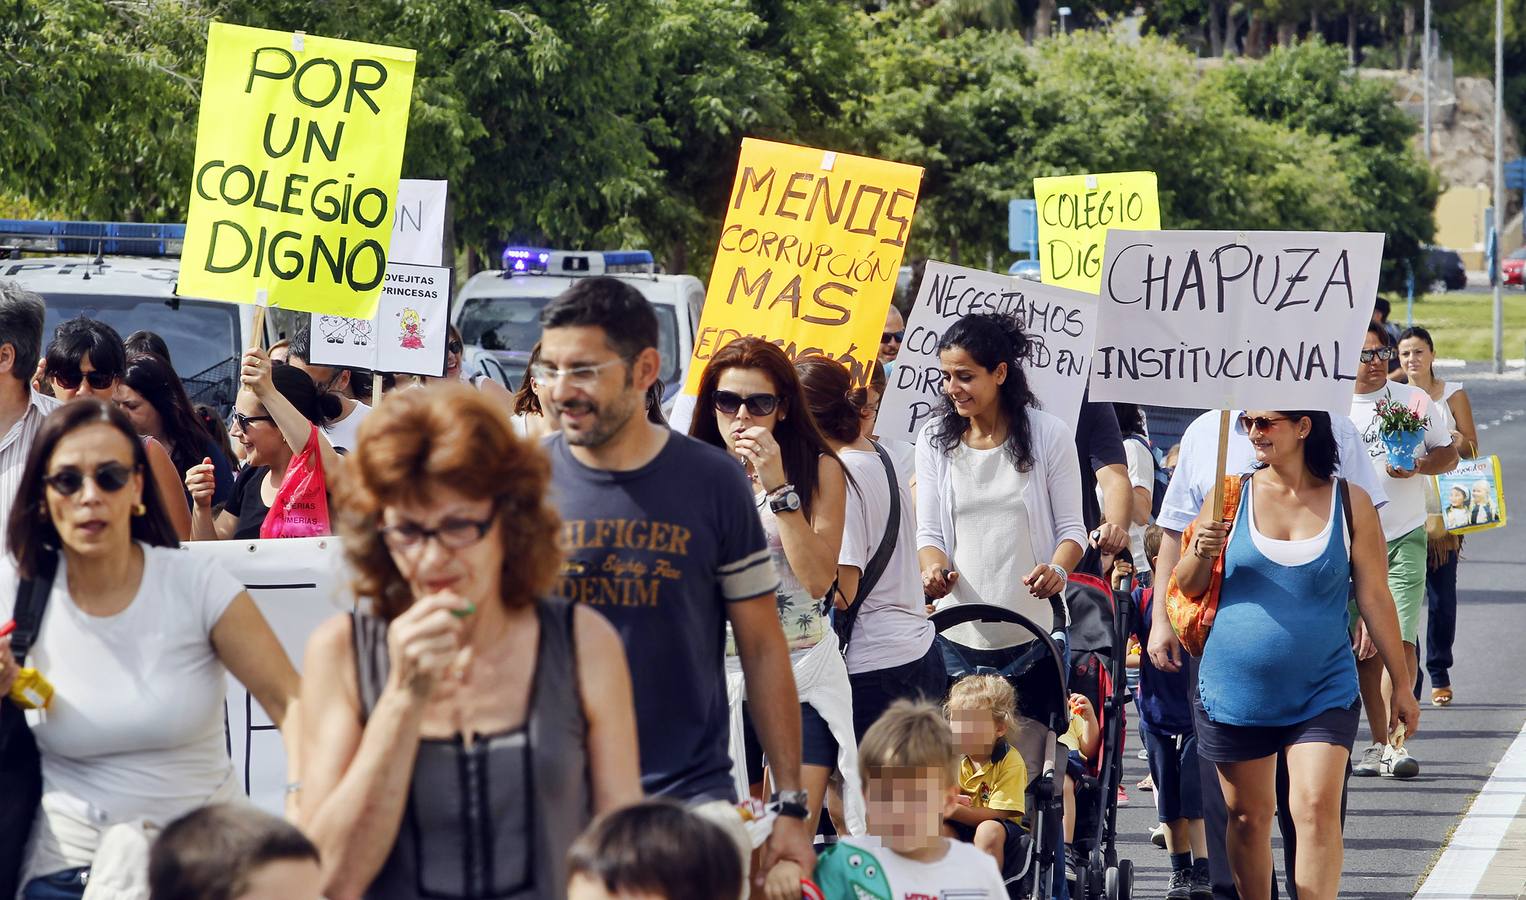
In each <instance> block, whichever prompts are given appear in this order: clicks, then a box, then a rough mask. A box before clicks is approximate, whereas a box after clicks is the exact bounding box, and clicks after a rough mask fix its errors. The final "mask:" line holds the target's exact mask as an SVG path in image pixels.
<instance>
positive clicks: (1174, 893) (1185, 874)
mask: <svg viewBox="0 0 1526 900" xmlns="http://www.w3.org/2000/svg"><path fill="white" fill-rule="evenodd" d="M1166 900H1192V872H1190V871H1189V870H1187V869H1177V870H1176V871H1175V872H1172V873H1171V880H1170V881H1169V882H1167V883H1166Z"/></svg>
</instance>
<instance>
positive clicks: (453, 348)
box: [445, 341, 464, 356]
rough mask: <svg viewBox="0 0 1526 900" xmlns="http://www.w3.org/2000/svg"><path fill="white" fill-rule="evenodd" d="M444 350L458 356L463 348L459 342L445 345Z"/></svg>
mask: <svg viewBox="0 0 1526 900" xmlns="http://www.w3.org/2000/svg"><path fill="white" fill-rule="evenodd" d="M445 349H446V350H449V351H450V352H451V353H454V354H456V355H457V356H459V355H460V354H461V351H462V350H463V349H464V347H463V346H462V344H461V342H460V341H451V342H449V343H447V344H446V345H445Z"/></svg>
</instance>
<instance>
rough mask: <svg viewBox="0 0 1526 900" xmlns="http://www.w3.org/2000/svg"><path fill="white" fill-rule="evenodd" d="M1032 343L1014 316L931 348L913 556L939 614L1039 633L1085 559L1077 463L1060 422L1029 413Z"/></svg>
mask: <svg viewBox="0 0 1526 900" xmlns="http://www.w3.org/2000/svg"><path fill="white" fill-rule="evenodd" d="M1030 345H1031V341H1030V340H1029V338H1028V336H1027V335H1026V334H1024V333H1023V328H1022V323H1021V322H1019V321H1018V319H1017V317H1015V316H1012V315H999V314H979V315H970V316H965V317H964V318H963V319H960V320H959V321H958V322H955V323H954V325H953V326H952V327H951V328H949V329H948V331H946V332H944V334H943V338H942V339H941V340H940V341H939V342H938V360H939V364H940V365H941V366H942V369H943V397H944V406H943V409H942V412H941V415H938V416H937V417H936V418H934V419H933V420H932V421H930V422H928V423H927V425H926V426H925V427H924V428H923V429H922V433H921V435H920V437H919V438H918V441H917V524H918V528H917V556H918V561H919V563H920V565H921V569H922V587H923V590H924V591H925V592H926V593H927V595H928V596H929V597H932V598H934V599H935V600H939V601H940V604H939V605H940V607H942V606H950V605H959V604H965V603H991V604H995V605H998V606H1005V607H1007V608H1009V609H1012V610H1014V611H1016V612H1018V613H1020V614H1022V615H1024V616H1026V617H1027V618H1029V619H1031V620H1033V621H1034V622H1036V623H1038V624H1040V625H1041V626H1047V625H1048V623H1049V621H1050V611H1049V609H1050V607H1049V602H1048V598H1050V597H1052V596H1054V595H1055V594H1057V593H1059V592H1061V591H1063V590H1064V589H1065V584H1066V580H1067V579H1068V578H1069V576H1070V572H1071V570H1073V569H1074V568H1075V566H1076V564H1077V563H1078V562H1080V560H1081V555H1082V549H1083V547H1084V545H1085V543H1086V529H1085V526H1084V525H1083V524H1082V519H1081V467H1080V464H1079V463H1078V462H1077V461H1076V444H1075V437H1074V436H1073V435H1072V433H1071V431H1070V429H1069V428H1067V427H1066V426H1065V423H1064V422H1062V421H1061V420H1060V419H1058V418H1056V417H1055V416H1052V415H1050V414H1049V413H1046V412H1043V411H1042V410H1040V409H1037V408H1036V407H1037V405H1038V401H1037V399H1036V398H1035V397H1034V396H1033V391H1032V390H1030V389H1029V387H1028V379H1027V378H1026V377H1024V375H1023V365H1022V363H1023V360H1024V359H1026V358H1027V355H1028V350H1029V347H1030ZM951 636H952V637H953V638H954V639H955V640H957V641H959V642H960V643H963V644H966V645H968V646H972V647H976V648H981V649H989V648H993V647H1002V646H1010V645H1012V644H1014V643H1022V642H1024V641H1026V640H1031V639H1032V635H1031V633H1029V632H1027V631H1025V630H1023V629H1018V628H1015V627H1013V626H993V625H982V624H981V623H971V625H969V626H959V628H958V629H955V630H954V631H953V632H952V633H951Z"/></svg>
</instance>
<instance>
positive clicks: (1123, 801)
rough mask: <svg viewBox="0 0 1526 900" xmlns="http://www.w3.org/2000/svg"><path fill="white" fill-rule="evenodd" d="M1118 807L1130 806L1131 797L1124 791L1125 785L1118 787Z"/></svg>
mask: <svg viewBox="0 0 1526 900" xmlns="http://www.w3.org/2000/svg"><path fill="white" fill-rule="evenodd" d="M1118 805H1119V806H1128V805H1129V795H1128V794H1127V793H1126V792H1125V791H1124V790H1123V785H1121V784H1120V785H1118Z"/></svg>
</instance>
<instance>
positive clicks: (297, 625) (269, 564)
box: [181, 537, 354, 815]
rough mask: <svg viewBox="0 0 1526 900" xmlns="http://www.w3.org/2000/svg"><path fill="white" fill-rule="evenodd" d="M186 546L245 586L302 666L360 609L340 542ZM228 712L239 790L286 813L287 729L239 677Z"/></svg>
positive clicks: (276, 811)
mask: <svg viewBox="0 0 1526 900" xmlns="http://www.w3.org/2000/svg"><path fill="white" fill-rule="evenodd" d="M181 549H183V550H184V551H185V552H186V553H188V554H190V555H191V556H192V557H194V558H195V559H196V560H197V561H198V562H200V563H203V564H205V563H216V564H218V565H220V566H222V567H223V568H224V569H227V570H228V571H229V572H230V573H232V575H233V577H234V578H237V579H238V580H239V581H241V582H242V583H243V585H244V587H245V588H246V589H247V590H248V591H249V595H250V596H251V597H253V598H254V602H255V605H257V606H258V607H259V608H260V612H261V613H263V614H264V615H265V621H267V622H269V623H270V627H271V628H272V629H274V630H275V633H276V638H277V639H278V640H279V641H280V642H281V647H282V649H284V650H285V651H286V655H287V656H288V657H290V658H291V661H292V665H294V666H296V667H298V668H299V669H300V668H301V666H302V656H303V653H304V651H305V650H306V648H307V639H308V637H309V636H310V635H311V634H312V633H313V630H314V629H316V628H317V627H318V625H319V624H320V623H322V622H323V620H325V619H328V618H330V617H332V616H334V615H336V614H339V613H344V612H349V611H350V610H351V608H352V607H353V605H354V600H353V595H352V594H351V592H350V586H349V579H348V573H347V570H346V568H345V564H344V559H343V554H344V549H343V546H342V544H341V543H340V540H339V538H336V537H321V538H288V539H283V540H272V541H196V542H192V543H187V544H182V545H181ZM226 709H227V714H228V752H229V755H230V756H232V758H233V769H234V773H235V775H236V779H237V782H238V785H239V787H240V788H241V789H242V790H243V791H244V792H245V793H246V794H248V795H249V797H250V799H251V800H253V801H254V802H255V804H256V805H257V806H259V807H260V808H261V809H264V810H265V811H266V812H269V813H273V814H275V815H281V814H282V812H283V810H284V806H285V802H286V782H287V780H288V779H287V771H286V748H285V746H284V745H283V744H282V743H281V734H280V732H278V731H276V728H275V726H274V725H273V724H271V722H270V718H269V717H268V716H266V715H265V711H264V710H263V709H261V708H260V705H259V703H257V702H256V701H255V700H254V699H253V698H252V697H251V696H250V695H249V691H248V690H247V689H246V688H245V687H244V686H243V685H242V684H240V683H239V682H238V681H237V680H235V679H234V678H233V676H232V675H229V676H228V698H227V703H226Z"/></svg>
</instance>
